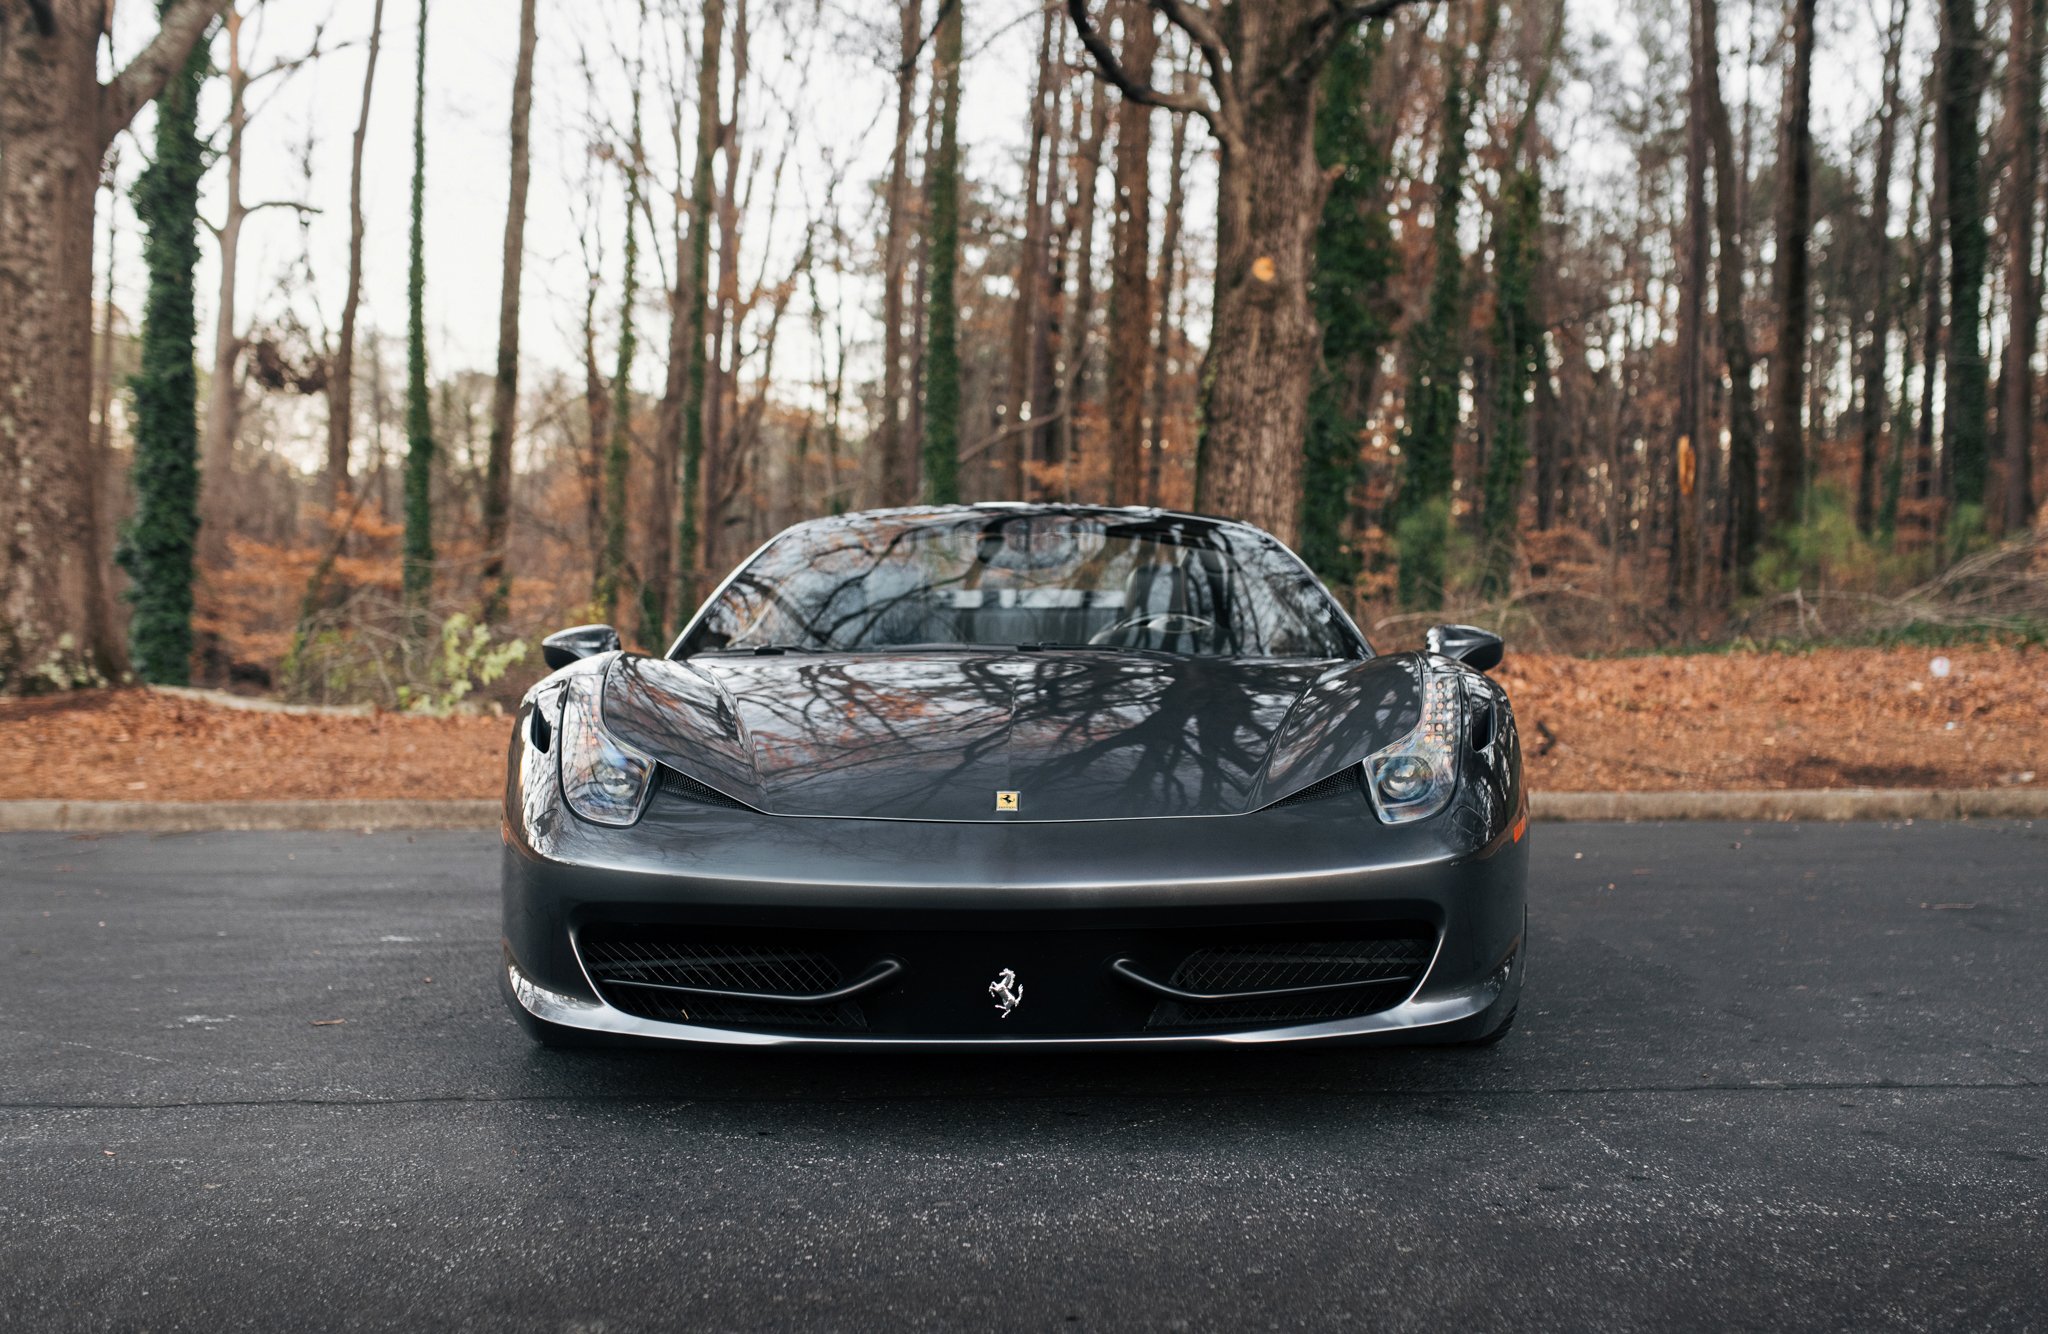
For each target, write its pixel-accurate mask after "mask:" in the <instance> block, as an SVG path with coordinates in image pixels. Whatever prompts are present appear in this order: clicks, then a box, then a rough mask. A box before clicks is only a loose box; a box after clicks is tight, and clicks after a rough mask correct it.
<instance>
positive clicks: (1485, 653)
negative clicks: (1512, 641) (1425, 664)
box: [1429, 625, 1507, 672]
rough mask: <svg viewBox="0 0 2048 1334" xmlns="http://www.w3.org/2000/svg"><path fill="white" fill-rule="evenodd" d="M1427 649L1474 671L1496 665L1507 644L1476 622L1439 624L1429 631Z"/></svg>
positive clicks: (1488, 668)
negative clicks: (1468, 623) (1470, 623)
mask: <svg viewBox="0 0 2048 1334" xmlns="http://www.w3.org/2000/svg"><path fill="white" fill-rule="evenodd" d="M1429 651H1430V652H1431V653H1440V654H1442V655H1443V656H1444V657H1446V658H1456V659H1457V660H1458V661H1459V662H1462V663H1464V664H1465V665H1466V666H1467V667H1470V668H1471V669H1472V670H1474V671H1477V672H1490V671H1492V670H1493V669H1494V668H1496V667H1498V666H1500V660H1501V658H1502V657H1503V656H1504V655H1505V654H1506V652H1507V647H1506V645H1504V644H1502V643H1501V638H1500V636H1499V635H1497V634H1495V633H1494V632H1493V631H1491V630H1482V629H1480V628H1479V627H1478V626H1476V625H1439V626H1437V627H1436V628H1434V629H1432V630H1431V631H1430V632H1429Z"/></svg>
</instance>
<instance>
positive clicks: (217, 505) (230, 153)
mask: <svg viewBox="0 0 2048 1334" xmlns="http://www.w3.org/2000/svg"><path fill="white" fill-rule="evenodd" d="M223 26H224V28H225V32H226V37H227V41H226V43H225V46H226V54H227V62H228V68H227V76H228V121H227V132H228V142H227V148H226V150H225V151H224V152H223V153H222V155H221V156H222V157H223V158H224V159H225V160H226V162H227V175H228V179H227V209H226V212H225V213H224V214H223V215H222V218H221V225H220V226H219V227H217V228H215V229H214V241H215V243H216V244H217V246H218V247H219V251H220V284H219V287H218V289H217V295H216V296H215V298H214V315H213V374H212V376H211V378H210V379H209V380H208V381H207V386H206V429H205V433H204V434H203V435H202V436H201V437H200V446H199V554H200V559H201V561H202V562H203V563H205V564H208V565H218V564H220V563H221V562H222V561H223V560H224V559H225V558H226V556H227V535H228V529H229V528H230V527H231V526H232V521H233V504H232V500H233V496H232V489H231V486H230V483H231V482H232V480H233V477H234V467H235V426H236V423H237V421H238V420H239V418H240V417H241V407H242V385H241V380H240V378H239V375H238V371H239V368H240V366H241V361H242V338H241V335H240V334H239V333H237V332H236V331H235V287H236V282H235V278H236V261H237V257H238V256H239V254H240V251H241V245H242V223H243V222H244V221H245V220H247V218H248V216H249V210H248V208H247V207H246V206H245V205H244V204H243V203H242V136H243V132H244V131H245V130H246V129H247V128H248V124H249V113H248V105H247V98H248V90H249V75H248V71H247V70H246V69H244V68H243V66H242V13H241V11H240V10H238V9H236V8H234V7H233V6H229V8H228V9H227V11H226V15H225V20H224V24H223Z"/></svg>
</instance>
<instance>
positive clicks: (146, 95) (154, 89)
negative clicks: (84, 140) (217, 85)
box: [99, 0, 228, 150]
mask: <svg viewBox="0 0 2048 1334" xmlns="http://www.w3.org/2000/svg"><path fill="white" fill-rule="evenodd" d="M227 6H228V0H177V4H176V5H175V6H174V7H173V8H172V9H171V11H170V12H169V13H168V14H165V15H164V18H163V26H162V27H160V28H158V29H157V34H156V36H155V38H153V39H152V40H151V41H150V43H149V45H148V46H146V47H144V48H143V49H142V54H140V55H138V56H136V57H135V59H133V60H131V61H129V62H128V67H127V68H126V69H124V70H122V71H121V72H120V73H119V74H116V75H115V76H114V80H113V82H112V83H109V84H107V85H106V86H105V87H104V88H102V89H100V124H99V142H100V148H101V149H102V150H104V149H105V148H106V146H107V145H108V144H110V143H112V142H113V141H114V136H115V135H117V134H119V133H120V132H121V131H122V130H124V129H126V128H128V122H130V121H132V120H134V119H135V113H136V112H138V111H140V110H142V108H143V106H144V104H145V103H147V102H149V101H150V100H151V99H152V98H154V97H155V96H156V95H157V94H158V93H160V92H162V91H163V87H164V83H165V82H166V81H167V80H169V78H170V77H171V71H172V70H175V69H176V68H178V66H180V65H182V64H184V63H185V60H186V58H187V57H189V56H190V55H191V54H192V48H193V47H194V46H197V45H198V44H199V39H200V38H201V37H202V36H204V35H205V33H206V28H207V25H208V24H210V23H212V22H213V21H214V19H215V18H217V17H218V16H219V15H220V12H221V11H222V10H223V9H226V8H227Z"/></svg>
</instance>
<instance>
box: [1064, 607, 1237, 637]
mask: <svg viewBox="0 0 2048 1334" xmlns="http://www.w3.org/2000/svg"><path fill="white" fill-rule="evenodd" d="M1215 628H1216V622H1214V621H1212V620H1210V619H1209V618H1208V617H1206V616H1195V615H1192V614H1190V613H1188V612H1184V611H1149V612H1146V613H1144V614H1143V615H1141V616H1126V617H1125V618H1124V619H1123V620H1121V621H1118V622H1117V623H1116V624H1115V625H1112V626H1108V627H1106V628H1104V629H1101V630H1097V631H1096V632H1095V633H1094V634H1092V635H1090V636H1088V642H1089V643H1091V644H1108V643H1113V642H1115V640H1116V638H1117V637H1118V636H1119V635H1122V634H1124V633H1125V632H1126V631H1129V630H1145V631H1149V632H1150V633H1153V634H1161V635H1195V634H1201V633H1202V632H1203V631H1205V630H1214V629H1215Z"/></svg>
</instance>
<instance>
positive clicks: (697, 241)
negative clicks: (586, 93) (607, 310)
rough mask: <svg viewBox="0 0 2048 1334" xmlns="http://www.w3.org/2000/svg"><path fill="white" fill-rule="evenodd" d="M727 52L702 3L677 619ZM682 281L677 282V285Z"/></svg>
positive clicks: (696, 492)
mask: <svg viewBox="0 0 2048 1334" xmlns="http://www.w3.org/2000/svg"><path fill="white" fill-rule="evenodd" d="M724 47H725V0H704V43H703V47H702V49H701V51H700V52H699V54H698V59H697V162H696V166H695V167H694V168H693V169H692V171H691V175H690V262H689V268H688V277H689V283H688V289H687V290H688V291H689V294H690V305H689V311H688V323H687V328H686V329H685V331H684V337H683V346H684V348H685V349H686V355H687V357H688V364H687V366H686V367H685V370H684V376H683V385H684V393H683V480H682V490H681V494H680V495H679V496H678V497H677V510H676V513H677V516H678V517H677V520H676V562H677V564H678V566H679V567H680V569H679V579H678V582H677V590H676V619H677V621H679V622H680V621H685V620H687V619H689V616H690V614H691V612H693V611H694V610H695V609H696V606H697V597H698V591H699V588H700V586H701V583H702V580H703V577H704V575H703V571H704V561H703V540H702V537H701V534H702V532H703V524H702V522H701V512H702V508H703V496H702V492H703V490H704V487H703V485H702V483H703V474H704V395H705V392H706V390H707V388H708V383H709V379H710V375H709V368H708V366H707V365H706V363H705V355H704V336H705V306H706V304H707V303H706V298H707V297H708V296H709V295H710V275H711V207H712V191H713V189H714V188H715V186H714V183H713V180H712V170H711V169H712V166H713V161H714V159H715V158H716V156H717V154H718V141H719V132H720V126H719V113H718V72H719V65H720V63H721V61H720V56H721V54H722V52H723V50H724ZM679 281H680V280H679Z"/></svg>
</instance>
